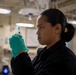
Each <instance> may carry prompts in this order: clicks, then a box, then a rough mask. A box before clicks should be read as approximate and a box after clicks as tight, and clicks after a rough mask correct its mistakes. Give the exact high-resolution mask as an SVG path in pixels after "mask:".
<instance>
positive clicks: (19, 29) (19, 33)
mask: <svg viewBox="0 0 76 75" xmlns="http://www.w3.org/2000/svg"><path fill="white" fill-rule="evenodd" d="M18 33H19V34H20V26H18Z"/></svg>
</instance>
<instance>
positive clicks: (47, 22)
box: [9, 9, 76, 75]
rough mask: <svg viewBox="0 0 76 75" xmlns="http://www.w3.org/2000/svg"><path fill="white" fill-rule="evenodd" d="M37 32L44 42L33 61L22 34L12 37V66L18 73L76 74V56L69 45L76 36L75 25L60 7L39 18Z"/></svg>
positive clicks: (41, 74)
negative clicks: (70, 22) (69, 22)
mask: <svg viewBox="0 0 76 75" xmlns="http://www.w3.org/2000/svg"><path fill="white" fill-rule="evenodd" d="M37 27H38V31H37V35H38V41H39V43H40V44H41V45H46V47H44V48H43V49H41V50H39V51H38V53H37V56H36V57H35V58H34V59H33V60H32V61H31V59H30V57H29V55H28V53H27V51H28V49H27V48H26V46H25V44H24V40H23V38H22V36H21V35H20V34H15V35H13V36H12V37H11V38H10V42H9V44H10V47H11V49H12V59H11V68H12V72H13V74H14V75H76V56H75V54H74V53H73V52H72V51H71V50H70V49H69V48H67V47H66V44H65V42H69V41H70V40H71V39H72V38H73V36H74V32H75V30H74V27H73V26H72V25H71V24H68V23H67V20H66V17H65V16H64V14H63V13H62V12H61V11H60V10H58V9H47V10H45V11H44V12H42V13H41V14H40V15H39V17H38V19H37Z"/></svg>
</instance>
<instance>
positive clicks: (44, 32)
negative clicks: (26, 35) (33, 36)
mask: <svg viewBox="0 0 76 75" xmlns="http://www.w3.org/2000/svg"><path fill="white" fill-rule="evenodd" d="M37 27H38V30H37V35H38V41H39V43H40V44H42V45H47V46H48V45H52V44H53V42H54V41H55V40H56V33H57V29H56V27H55V26H52V25H51V23H49V22H47V18H46V16H39V17H38V19H37Z"/></svg>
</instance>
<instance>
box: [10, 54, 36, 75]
mask: <svg viewBox="0 0 76 75" xmlns="http://www.w3.org/2000/svg"><path fill="white" fill-rule="evenodd" d="M11 68H12V73H13V74H14V75H34V71H35V70H34V67H33V65H32V63H31V59H30V57H29V56H28V54H27V53H21V54H19V55H18V56H17V57H16V58H15V59H14V58H12V59H11Z"/></svg>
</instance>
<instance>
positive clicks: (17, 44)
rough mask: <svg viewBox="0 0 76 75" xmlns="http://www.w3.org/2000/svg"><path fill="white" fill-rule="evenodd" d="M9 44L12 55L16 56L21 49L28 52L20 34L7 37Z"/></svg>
mask: <svg viewBox="0 0 76 75" xmlns="http://www.w3.org/2000/svg"><path fill="white" fill-rule="evenodd" d="M9 44H10V47H11V49H12V57H14V58H15V57H16V56H17V55H18V53H20V52H21V51H22V50H25V52H28V49H27V47H26V46H25V44H24V39H23V38H22V36H21V35H20V34H14V35H13V36H12V37H11V38H10V39H9Z"/></svg>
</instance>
